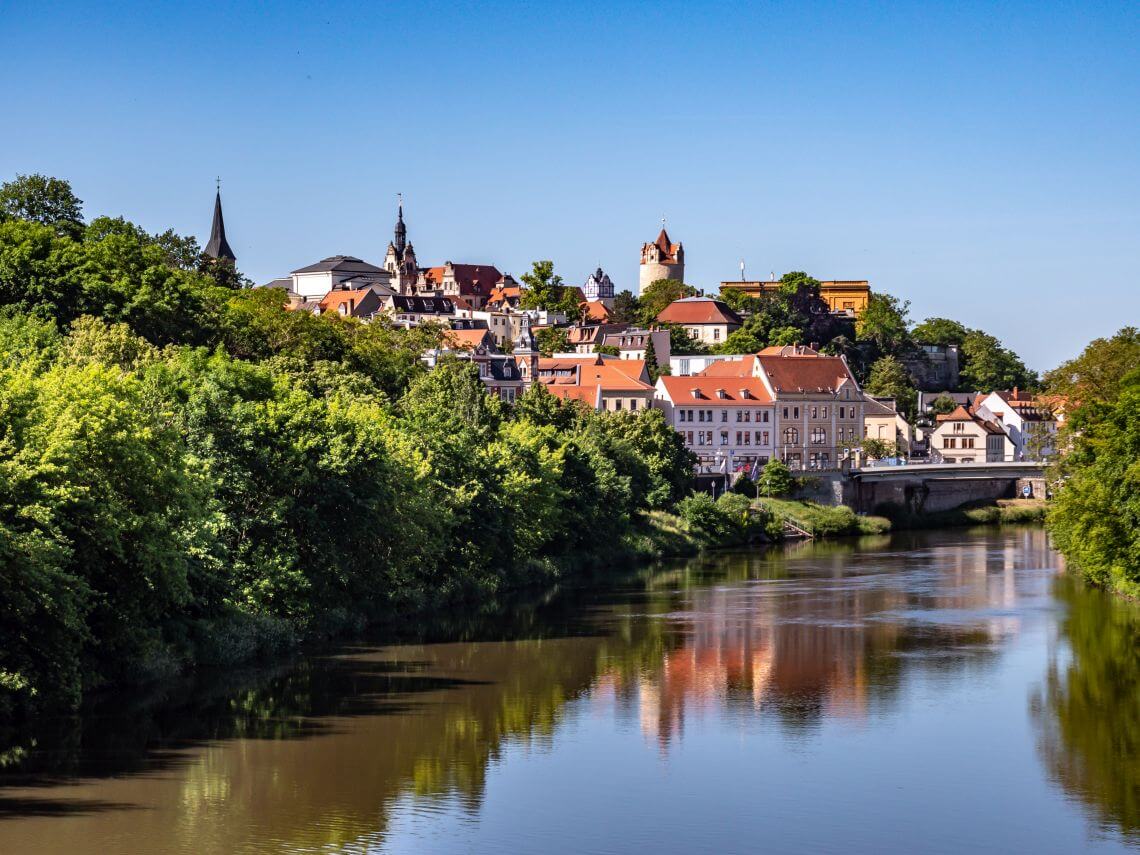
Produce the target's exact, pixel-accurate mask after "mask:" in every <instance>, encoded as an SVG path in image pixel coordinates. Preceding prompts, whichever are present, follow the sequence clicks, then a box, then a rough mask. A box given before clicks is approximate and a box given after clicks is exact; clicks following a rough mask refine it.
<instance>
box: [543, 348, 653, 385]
mask: <svg viewBox="0 0 1140 855" xmlns="http://www.w3.org/2000/svg"><path fill="white" fill-rule="evenodd" d="M559 369H563V370H570V369H576V370H575V372H574V375H573V376H572V377H541V376H540V379H541V380H542V382H543V383H545V384H546V385H547V386H552V387H567V386H571V385H574V386H580V387H582V388H585V387H587V386H599V385H600V386H601V387H602V390H603V391H648V390H650V389H652V388H653V387H652V386H650V385H649V384H648V383H646V382H644V381H642V380H641V379H640V376H641V374H642V372H644V370H645V361H644V360H642V359H602V358H601V357H600V356H599V355H594V356H580V357H559V358H556V359H540V360H538V371H539V374H540V375H541V374H542V373H543V372H549V371H556V370H559Z"/></svg>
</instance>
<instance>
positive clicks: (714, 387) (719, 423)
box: [654, 376, 777, 474]
mask: <svg viewBox="0 0 1140 855" xmlns="http://www.w3.org/2000/svg"><path fill="white" fill-rule="evenodd" d="M654 406H655V407H657V408H659V409H660V410H662V411H663V412H664V414H665V421H666V422H668V423H669V424H670V425H671V426H672V427H673V429H674V430H676V431H677V432H678V433H679V434H680V435H681V436H682V438H683V439H684V441H685V447H686V448H688V449H689V450H690V451H691V452H693V454H695V455H696V456H697V460H698V470H699V471H701V472H710V473H711V472H724V473H726V474H727V473H731V472H752V471H753V470H754V469H755V468H756V467H757V466H763V465H764V464H765V463H767V462H768V461H769V460H770V459H771V458H772V456H773V454H774V453H775V438H776V431H777V428H776V419H775V409H774V407H773V403H772V396H771V394H770V392H769V391H768V389H767V387H766V386H765V385H764V382H763V381H762V380H760V379H759V378H756V377H669V376H665V377H658V378H657V385H656V388H655V390H654Z"/></svg>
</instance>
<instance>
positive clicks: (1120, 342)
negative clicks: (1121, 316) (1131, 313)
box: [1045, 327, 1140, 404]
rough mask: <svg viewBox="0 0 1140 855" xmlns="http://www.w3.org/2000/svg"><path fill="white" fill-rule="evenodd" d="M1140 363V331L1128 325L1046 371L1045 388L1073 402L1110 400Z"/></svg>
mask: <svg viewBox="0 0 1140 855" xmlns="http://www.w3.org/2000/svg"><path fill="white" fill-rule="evenodd" d="M1137 365H1140V330H1137V329H1136V328H1135V327H1125V328H1124V329H1122V330H1120V332H1118V333H1117V334H1116V335H1114V336H1113V337H1112V338H1098V339H1096V340H1095V341H1093V342H1091V343H1090V344H1089V345H1088V347H1086V348H1085V349H1084V351H1082V352H1081V355H1080V356H1078V357H1076V358H1075V359H1070V360H1068V361H1067V362H1063V363H1061V364H1060V365H1058V366H1057V367H1056V368H1054V369H1053V370H1052V371H1049V372H1047V373H1046V374H1045V389H1046V390H1047V391H1048V392H1049V393H1050V394H1053V395H1062V396H1064V397H1066V398H1068V399H1070V401H1071V403H1073V404H1082V403H1095V402H1110V401H1112V400H1114V399H1115V398H1116V395H1117V394H1118V393H1119V391H1120V381H1121V378H1123V377H1124V375H1125V374H1127V373H1128V372H1129V371H1131V370H1132V369H1134V368H1135V367H1136V366H1137Z"/></svg>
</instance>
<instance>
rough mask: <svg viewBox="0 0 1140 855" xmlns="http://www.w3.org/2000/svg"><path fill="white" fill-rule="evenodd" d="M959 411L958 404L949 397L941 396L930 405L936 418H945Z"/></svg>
mask: <svg viewBox="0 0 1140 855" xmlns="http://www.w3.org/2000/svg"><path fill="white" fill-rule="evenodd" d="M956 409H958V402H957V401H955V400H954V399H953V398H951V397H950V396H949V395H939V396H938V397H937V398H935V399H934V401H933V402H932V403H931V405H930V411H931V412H932V413H933V414H934V415H936V416H945V415H949V414H950V413H952V412H954V411H955V410H956Z"/></svg>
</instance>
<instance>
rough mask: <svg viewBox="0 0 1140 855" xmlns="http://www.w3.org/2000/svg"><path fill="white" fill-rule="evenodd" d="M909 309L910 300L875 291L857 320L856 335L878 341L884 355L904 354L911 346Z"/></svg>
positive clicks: (866, 339)
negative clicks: (905, 300)
mask: <svg viewBox="0 0 1140 855" xmlns="http://www.w3.org/2000/svg"><path fill="white" fill-rule="evenodd" d="M909 310H910V303H909V302H900V301H899V300H898V299H896V298H895V297H892V296H890V295H889V294H872V295H871V298H870V299H869V300H868V301H867V307H866V308H865V309H864V310H863V311H862V312H860V313H859V317H858V319H857V320H856V321H855V334H856V335H857V336H858V337H859V340H860V341H867V342H870V343H872V344H874V345H875V347H876V348H878V351H879V352H880V353H882V354H884V355H891V356H901V355H904V354H906V353H907V352H908V351H909V349H910V348H911V338H910V332H909V331H908V329H907V315H908V313H909Z"/></svg>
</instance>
